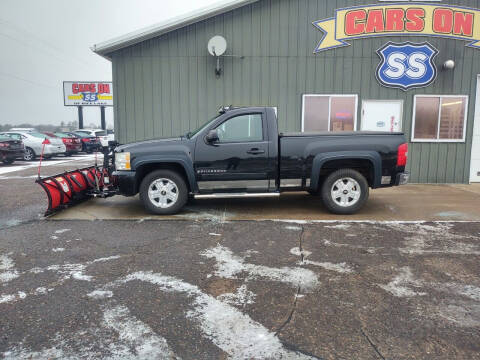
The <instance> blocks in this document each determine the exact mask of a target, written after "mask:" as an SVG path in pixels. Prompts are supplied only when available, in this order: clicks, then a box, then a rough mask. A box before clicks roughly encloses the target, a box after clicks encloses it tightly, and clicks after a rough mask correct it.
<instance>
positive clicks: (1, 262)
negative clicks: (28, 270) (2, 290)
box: [0, 255, 20, 283]
mask: <svg viewBox="0 0 480 360" xmlns="http://www.w3.org/2000/svg"><path fill="white" fill-rule="evenodd" d="M19 276H20V275H19V273H18V271H17V270H16V269H15V263H14V262H13V260H12V259H11V258H10V257H9V255H0V283H7V282H9V281H12V280H13V279H16V278H18V277H19Z"/></svg>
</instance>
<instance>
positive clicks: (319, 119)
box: [302, 95, 358, 132]
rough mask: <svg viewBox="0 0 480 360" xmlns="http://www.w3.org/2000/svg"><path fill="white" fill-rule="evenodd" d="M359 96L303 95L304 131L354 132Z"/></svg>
mask: <svg viewBox="0 0 480 360" xmlns="http://www.w3.org/2000/svg"><path fill="white" fill-rule="evenodd" d="M357 104H358V96H357V95H303V116H302V131H307V132H310V131H335V132H338V131H354V130H356V124H357Z"/></svg>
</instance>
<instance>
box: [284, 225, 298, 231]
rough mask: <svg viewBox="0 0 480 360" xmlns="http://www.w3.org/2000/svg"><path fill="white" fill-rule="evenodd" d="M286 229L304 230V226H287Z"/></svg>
mask: <svg viewBox="0 0 480 360" xmlns="http://www.w3.org/2000/svg"><path fill="white" fill-rule="evenodd" d="M285 229H287V230H292V231H302V228H301V227H300V226H285Z"/></svg>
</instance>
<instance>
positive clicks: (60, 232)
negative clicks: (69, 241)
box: [55, 229, 71, 234]
mask: <svg viewBox="0 0 480 360" xmlns="http://www.w3.org/2000/svg"><path fill="white" fill-rule="evenodd" d="M68 231H71V229H60V230H56V231H55V234H63V233H66V232H68Z"/></svg>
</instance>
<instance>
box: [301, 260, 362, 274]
mask: <svg viewBox="0 0 480 360" xmlns="http://www.w3.org/2000/svg"><path fill="white" fill-rule="evenodd" d="M304 264H305V265H312V266H318V267H321V268H323V269H325V270H329V271H335V272H338V273H340V274H351V273H353V272H354V270H353V268H352V267H351V266H349V265H348V264H347V263H344V262H343V263H339V264H334V263H331V262H317V261H312V260H308V259H305V260H303V262H302V261H301V262H299V265H304Z"/></svg>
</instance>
